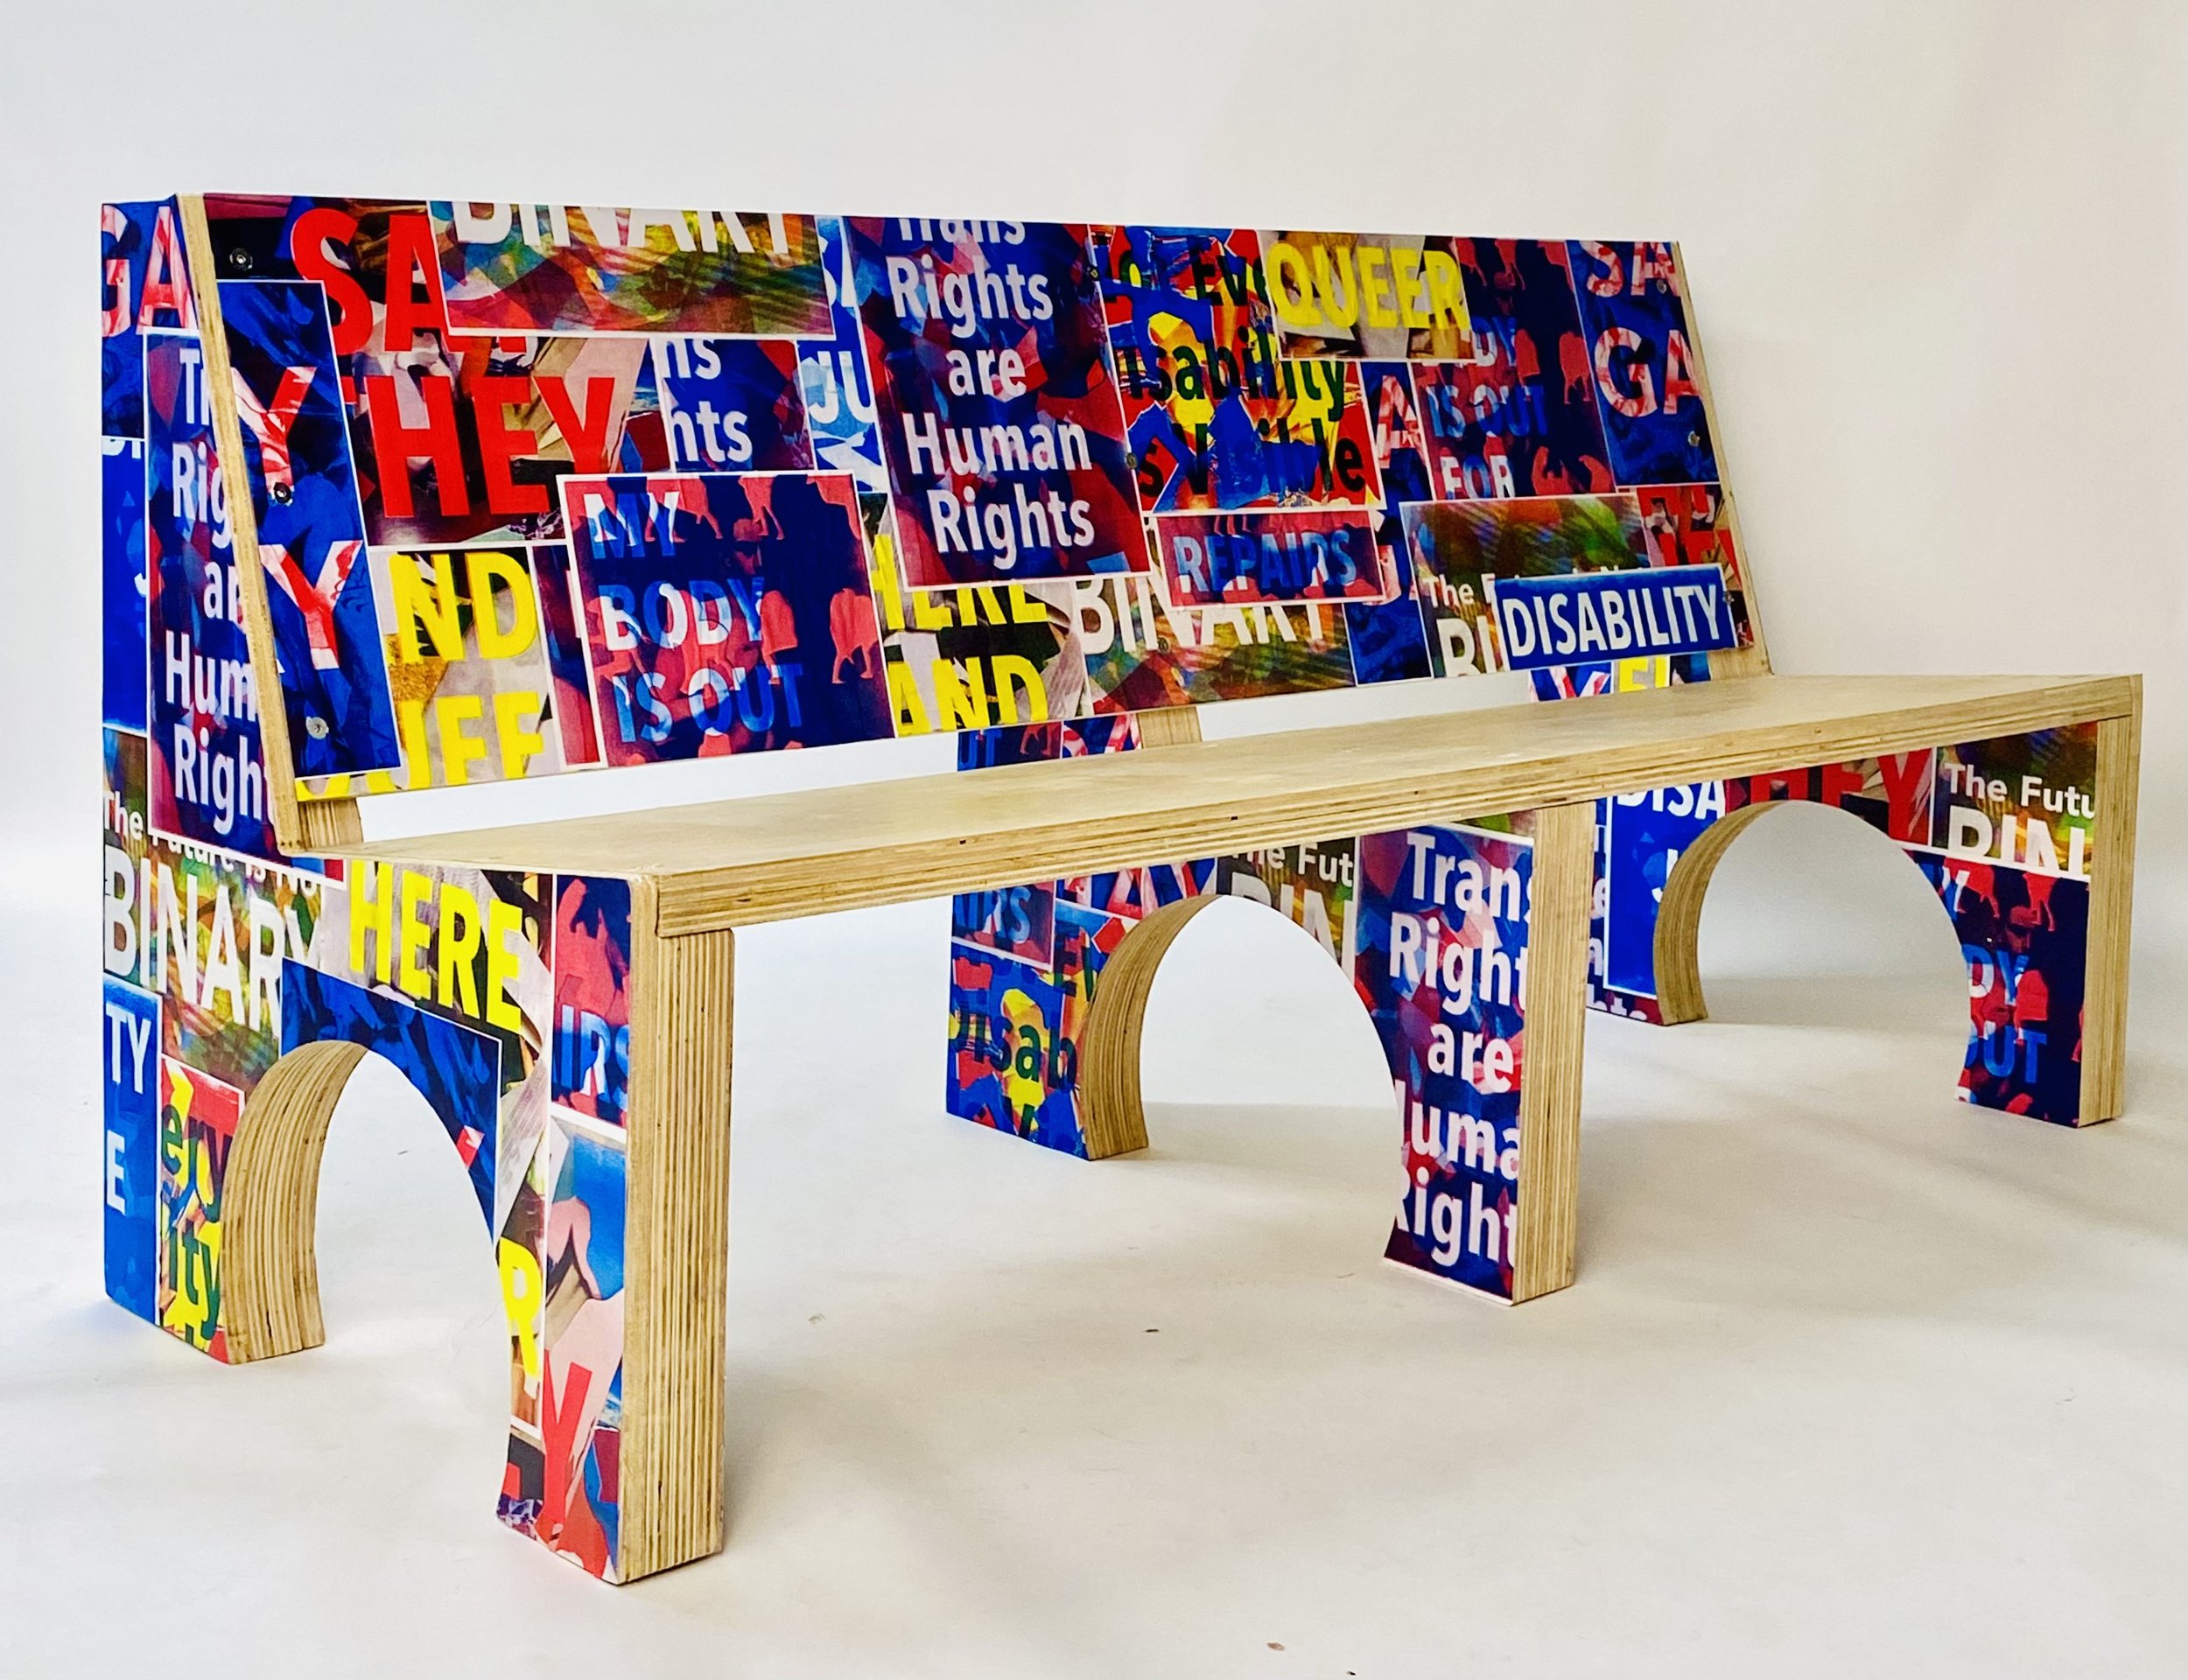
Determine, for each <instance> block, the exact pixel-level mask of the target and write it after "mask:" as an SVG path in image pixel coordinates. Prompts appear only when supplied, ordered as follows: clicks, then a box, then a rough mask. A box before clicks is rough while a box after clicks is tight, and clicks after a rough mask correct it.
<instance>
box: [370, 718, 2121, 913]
mask: <svg viewBox="0 0 2188 1680" xmlns="http://www.w3.org/2000/svg"><path fill="white" fill-rule="evenodd" d="M2134 707H2135V680H2134V679H2133V678H2130V677H2123V676H2092V677H2078V676H2051V677H2042V676H2017V677H2016V676H1919V677H1906V676H1754V677H1744V678H1740V679H1737V680H1735V681H1731V682H1722V683H1702V684H1695V685H1692V686H1688V687H1682V688H1672V689H1657V690H1639V691H1636V692H1632V693H1627V694H1616V695H1605V696H1602V697H1597V698H1595V699H1591V700H1589V701H1588V702H1587V703H1586V704H1574V705H1541V704H1520V705H1513V706H1500V707H1496V708H1491V709H1486V710H1478V711H1459V712H1440V713H1434V714H1431V715H1428V716H1425V717H1416V718H1403V719H1398V720H1394V721H1380V722H1375V723H1366V724H1352V725H1342V726H1338V727H1334V728H1324V729H1308V730H1288V731H1282V732H1273V733H1269V734H1262V735H1251V736H1243V737H1234V738H1232V739H1227V740H1217V741H1196V742H1189V743H1183V744H1180V745H1178V746H1168V747H1165V748H1163V749H1162V750H1161V751H1160V752H1157V753H1134V754H1129V755H1117V756H1113V757H1112V756H1104V757H1098V758H1094V759H1073V760H1060V761H1052V762H1048V763H1038V764H1020V765H1010V766H1006V767H1001V768H997V769H992V770H978V771H971V772H966V773H964V774H950V775H939V776H920V777H912V778H908V779H905V780H901V781H882V782H866V783H861V784H859V785H856V786H852V787H842V788H815V789H811V790H809V791H804V792H799V793H790V794H777V795H767V796H764V797H761V798H748V799H737V800H721V801H714V802H707V803H702V804H693V805H683V806H672V807H669V808H665V809H651V810H641V811H631V812H625V813H616V814H614V815H611V816H584V817H573V818H568V819H565V820H562V821H558V822H548V823H527V824H524V825H522V826H520V827H513V828H494V829H478V830H467V831H464V832H459V833H452V834H432V835H424V836H417V837H408V838H403V839H390V840H384V841H379V842H374V843H369V844H363V845H359V846H354V847H351V848H347V849H345V850H344V851H343V852H342V853H341V854H340V855H342V856H345V857H348V858H359V859H372V860H382V861H391V862H402V863H416V864H437V865H456V866H463V867H476V868H485V869H508V870H526V871H538V872H557V873H562V874H604V875H621V876H647V877H651V878H653V879H654V880H655V881H656V886H657V891H658V905H659V912H658V914H659V921H658V925H657V928H656V931H657V932H658V933H660V934H662V935H683V934H693V933H703V932H706V931H709V930H712V929H718V928H731V927H742V926H748V925H750V924H753V923H757V922H764V921H780V920H782V919H784V918H786V917H791V916H803V915H815V914H822V913H824V912H828V911H834V910H849V909H856V908H859V907H866V906H872V905H880V904H891V903H896V902H900V901H902V900H908V899H918V898H925V897H930V896H934V895H936V894H940V893H962V892H966V891H970V890H973V889H976V888H981V887H990V886H1005V885H1008V884H1010V883H1013V882H1017V881H1022V880H1027V879H1034V878H1035V877H1039V876H1062V875H1074V874H1083V873H1089V872H1094V871H1097V870H1105V869H1116V868H1123V867H1128V866H1132V865H1141V864H1147V863H1149V862H1154V861H1158V860H1161V859H1166V858H1198V857H1206V856H1210V855H1214V854H1217V853H1224V852H1236V851H1245V850H1248V849H1251V848H1254V847H1260V846H1273V845H1285V844H1294V843H1298V842H1302V841H1313V840H1319V839H1322V838H1326V837H1331V836H1339V835H1344V836H1350V835H1355V834H1366V833H1371V832H1374V831H1377V830H1387V829H1392V828H1397V827H1400V826H1403V825H1404V824H1406V823H1420V822H1426V821H1430V820H1434V819H1438V818H1443V819H1452V820H1455V819H1458V818H1462V817H1466V816H1488V815H1492V814H1497V813H1503V812H1508V811H1515V810H1522V809H1530V808H1532V807H1537V806H1542V805H1552V804H1561V803H1568V802H1576V801H1584V800H1593V799H1597V798H1602V797H1604V796H1607V795H1612V794H1620V793H1633V792H1638V791H1641V790H1643V789H1646V788H1660V787H1666V786H1669V785H1671V784H1673V783H1677V782H1689V781H1706V780H1715V779H1717V778H1721V777H1725V776H1741V775H1754V774H1764V773H1766V772H1771V771H1777V770H1783V769H1785V768H1788V767H1796V766H1804V765H1817V764H1827V763H1836V762H1839V761H1841V760H1848V759H1857V758H1862V757H1865V756H1869V755H1872V754H1876V753H1901V752H1911V751H1913V750H1916V749H1918V748H1922V747H1929V746H1939V745H1941V744H1944V743H1947V742H1960V741H1974V740H1982V739H1990V738H1992V737H1995V736H2002V735H2015V734H2021V733H2023V732H2029V731H2031V730H2041V729H2048V728H2053V727H2057V726H2059V725H2066V724H2072V723H2083V722H2087V721H2090V720H2092V719H2095V718H2114V717H2122V716H2125V715H2127V714H2128V713H2129V712H2130V711H2132V710H2133V709H2134Z"/></svg>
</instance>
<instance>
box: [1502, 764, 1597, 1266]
mask: <svg viewBox="0 0 2188 1680" xmlns="http://www.w3.org/2000/svg"><path fill="white" fill-rule="evenodd" d="M1533 832H1534V858H1533V863H1532V872H1533V884H1532V886H1531V887H1530V888H1529V889H1528V900H1529V902H1528V910H1527V981H1526V985H1527V1002H1526V1013H1525V1033H1526V1039H1525V1063H1524V1065H1523V1067H1522V1070H1521V1073H1520V1081H1519V1217H1518V1221H1517V1222H1516V1230H1515V1233H1514V1243H1513V1246H1514V1249H1515V1252H1514V1253H1513V1255H1512V1268H1511V1299H1513V1300H1514V1301H1515V1302H1518V1301H1525V1300H1532V1299H1534V1297H1536V1296H1538V1295H1546V1294H1548V1293H1549V1292H1551V1291H1553V1290H1559V1289H1563V1288H1565V1287H1567V1285H1570V1284H1571V1283H1572V1281H1573V1257H1574V1243H1575V1239H1576V1236H1577V1234H1578V1230H1579V1225H1580V1171H1581V1166H1580V1162H1581V1039H1582V1036H1583V1034H1584V1032H1585V1029H1586V1026H1587V1022H1588V923H1589V919H1590V911H1591V909H1592V907H1593V903H1594V897H1595V804H1594V802H1592V801H1591V802H1585V803H1581V804H1571V805H1553V806H1550V807H1547V808H1546V809H1540V810H1537V811H1536V812H1535V813H1534V823H1533Z"/></svg>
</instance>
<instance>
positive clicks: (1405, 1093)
mask: <svg viewBox="0 0 2188 1680" xmlns="http://www.w3.org/2000/svg"><path fill="white" fill-rule="evenodd" d="M1511 827H1512V829H1513V830H1514V831H1513V832H1510V833H1504V832H1497V831H1494V830H1488V829H1474V828H1465V829H1460V828H1444V827H1436V828H1426V827H1424V828H1418V829H1407V830H1397V831H1395V832H1393V833H1389V834H1378V835H1369V836H1367V837H1364V838H1363V839H1362V840H1361V842H1360V845H1359V894H1360V903H1359V910H1358V952H1357V957H1356V966H1355V970H1354V974H1355V978H1356V981H1357V985H1358V987H1359V991H1360V993H1361V996H1362V997H1363V998H1364V999H1365V1000H1366V1001H1367V1003H1368V1005H1369V1010H1370V1013H1371V1015H1372V1017H1373V1019H1374V1021H1375V1026H1376V1031H1377V1033H1378V1034H1379V1035H1380V1036H1381V1038H1382V1040H1383V1049H1384V1054H1385V1056H1386V1057H1388V1059H1389V1061H1390V1066H1391V1075H1392V1083H1393V1086H1394V1089H1395V1090H1396V1093H1397V1097H1398V1103H1399V1117H1400V1124H1401V1127H1402V1131H1403V1134H1404V1136H1403V1145H1402V1156H1403V1160H1404V1164H1405V1180H1404V1182H1403V1184H1402V1185H1401V1186H1400V1188H1399V1205H1398V1209H1397V1214H1396V1216H1395V1218H1394V1220H1393V1222H1392V1231H1391V1236H1390V1241H1389V1243H1388V1246H1387V1247H1386V1248H1385V1257H1386V1258H1388V1259H1390V1260H1393V1261H1395V1262H1397V1263H1398V1264H1401V1265H1406V1266H1411V1267H1413V1268H1415V1269H1417V1270H1419V1271H1425V1272H1427V1273H1428V1274H1429V1275H1431V1276H1432V1277H1436V1278H1443V1279H1445V1280H1447V1281H1448V1282H1452V1283H1456V1284H1462V1285H1467V1286H1469V1287H1470V1288H1474V1289H1477V1290H1480V1291H1482V1292H1484V1293H1486V1294H1490V1295H1492V1296H1496V1297H1498V1298H1500V1299H1507V1300H1513V1301H1524V1300H1527V1299H1532V1297H1534V1296H1537V1295H1542V1294H1546V1293H1548V1292H1551V1291H1553V1290H1558V1289H1562V1288H1564V1287H1565V1286H1566V1285H1568V1284H1570V1283H1571V1282H1572V1281H1573V1252H1574V1222H1575V1217H1574V1216H1575V1211H1576V1208H1577V1205H1578V1186H1579V1178H1578V1168H1579V1157H1580V1089H1581V1034H1582V1031H1583V1028H1584V1026H1585V1022H1586V1014H1587V1009H1586V1005H1587V975H1588V910H1589V905H1590V901H1591V898H1592V888H1593V882H1594V868H1593V865H1594V852H1595V844H1594V840H1595V812H1594V808H1593V807H1592V806H1590V805H1585V804H1581V805H1560V806H1553V807H1549V808H1546V809H1542V810H1538V811H1535V812H1532V813H1531V814H1528V815H1527V816H1522V817H1518V818H1516V819H1513V821H1512V824H1511ZM1523 830H1531V837H1530V835H1529V834H1528V833H1525V832H1522V831H1523Z"/></svg>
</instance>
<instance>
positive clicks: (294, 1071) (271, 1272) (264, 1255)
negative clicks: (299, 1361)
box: [221, 1040, 365, 1365]
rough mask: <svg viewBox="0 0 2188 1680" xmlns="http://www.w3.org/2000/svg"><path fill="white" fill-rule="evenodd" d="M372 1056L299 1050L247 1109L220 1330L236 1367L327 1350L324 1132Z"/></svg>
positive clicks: (226, 1242) (225, 1204)
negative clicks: (322, 1250)
mask: <svg viewBox="0 0 2188 1680" xmlns="http://www.w3.org/2000/svg"><path fill="white" fill-rule="evenodd" d="M364 1059H365V1047H364V1046H362V1045H360V1044H352V1043H349V1042H347V1040H326V1041H325V1042H323V1043H318V1044H306V1045H300V1046H298V1047H297V1048H296V1049H294V1050H291V1052H289V1054H287V1055H285V1056H284V1057H282V1058H281V1060H280V1061H277V1062H276V1063H275V1064H274V1065H273V1066H272V1067H271V1068H268V1069H267V1070H266V1073H265V1076H264V1077H263V1078H262V1079H261V1080H260V1081H259V1082H258V1084H257V1086H256V1089H253V1090H252V1092H251V1094H250V1097H249V1100H248V1101H247V1102H246V1103H244V1104H243V1112H242V1118H241V1120H240V1121H239V1122H238V1123H237V1124H236V1128H235V1142H234V1144H233V1145H230V1146H229V1149H228V1173H227V1176H226V1178H225V1180H223V1182H222V1184H221V1202H222V1208H223V1212H222V1218H221V1229H222V1236H221V1325H222V1327H224V1328H225V1329H226V1330H227V1332H228V1361H229V1362H230V1363H232V1364H238V1365H240V1364H243V1363H246V1362H249V1361H251V1360H258V1359H274V1358H277V1357H278V1356H279V1355H283V1354H294V1353H300V1352H302V1351H303V1350H304V1349H305V1348H316V1347H318V1346H319V1344H320V1343H321V1342H322V1341H326V1325H325V1323H324V1322H323V1320H321V1319H320V1316H319V1257H318V1250H317V1245H316V1243H315V1242H314V1240H313V1239H314V1237H315V1236H316V1235H317V1233H318V1229H319V1162H320V1160H321V1159H322V1158H323V1157H324V1156H325V1154H326V1128H327V1123H328V1122H329V1121H331V1120H332V1119H333V1117H334V1104H335V1103H336V1102H337V1101H338V1100H339V1099H340V1096H341V1094H342V1088H343V1087H344V1086H345V1085H347V1083H348V1082H349V1076H350V1075H351V1074H352V1073H354V1071H355V1070H356V1068H357V1064H358V1063H359V1062H361V1061H363V1060H364Z"/></svg>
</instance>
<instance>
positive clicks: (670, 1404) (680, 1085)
mask: <svg viewBox="0 0 2188 1680" xmlns="http://www.w3.org/2000/svg"><path fill="white" fill-rule="evenodd" d="M651 900H652V893H650V891H649V890H647V889H646V887H645V885H644V884H643V883H641V884H639V886H638V888H637V889H636V890H635V891H634V893H633V906H632V908H633V916H632V928H633V937H632V954H631V973H630V986H631V1016H630V1020H631V1049H630V1055H631V1068H630V1097H629V1106H628V1111H627V1114H626V1119H625V1124H626V1128H627V1131H628V1148H629V1163H628V1171H629V1179H628V1203H627V1205H626V1215H625V1217H626V1224H625V1229H624V1241H625V1245H626V1246H625V1264H624V1289H625V1294H626V1299H627V1303H628V1304H627V1306H626V1309H625V1321H624V1326H623V1340H622V1349H621V1351H622V1370H621V1405H622V1435H621V1442H620V1453H619V1455H618V1461H617V1462H616V1463H615V1464H614V1465H611V1466H607V1467H604V1469H605V1470H606V1471H607V1472H609V1473H612V1474H614V1479H615V1481H616V1484H617V1489H618V1494H619V1501H618V1502H619V1511H618V1516H619V1538H620V1547H619V1556H618V1559H617V1565H618V1566H617V1571H616V1577H617V1579H621V1580H626V1581H629V1580H635V1579H637V1578H638V1577H640V1576H642V1575H650V1574H653V1573H655V1572H657V1571H660V1570H663V1569H669V1568H671V1567H673V1566H674V1565H677V1564H682V1563H687V1562H689V1561H690V1560H691V1559H692V1558H703V1557H705V1556H706V1555H707V1554H708V1553H710V1552H714V1551H719V1550H720V1549H721V1544H722V1401H723V1397H722V1384H723V1381H724V1323H725V1318H726V1313H727V1308H728V1250H729V1099H730V1061H731V1053H732V1048H733V1034H732V1012H733V1007H734V1004H735V946H734V941H733V935H731V934H729V933H727V932H726V931H725V932H722V933H715V934H693V935H682V936H679V937H673V938H670V937H663V936H661V935H657V934H656V933H654V932H653V931H652V929H653V925H654V917H653V914H652V911H653V907H652V902H651ZM552 1302H553V1297H552V1295H550V1297H549V1311H550V1314H551V1313H552ZM547 1351H548V1364H549V1369H550V1372H552V1370H553V1367H554V1342H553V1339H552V1334H551V1333H550V1337H549V1341H548V1350H547Z"/></svg>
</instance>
